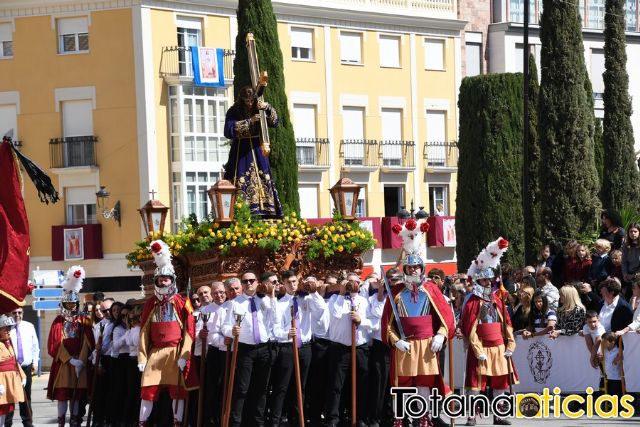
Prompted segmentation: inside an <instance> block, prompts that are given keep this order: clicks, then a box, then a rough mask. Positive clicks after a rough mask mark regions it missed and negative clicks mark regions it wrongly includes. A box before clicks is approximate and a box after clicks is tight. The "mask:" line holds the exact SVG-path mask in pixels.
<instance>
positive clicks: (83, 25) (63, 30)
mask: <svg viewBox="0 0 640 427" xmlns="http://www.w3.org/2000/svg"><path fill="white" fill-rule="evenodd" d="M88 32H89V25H88V23H87V17H86V16H83V17H79V18H61V19H58V35H59V36H62V35H65V34H82V33H88Z"/></svg>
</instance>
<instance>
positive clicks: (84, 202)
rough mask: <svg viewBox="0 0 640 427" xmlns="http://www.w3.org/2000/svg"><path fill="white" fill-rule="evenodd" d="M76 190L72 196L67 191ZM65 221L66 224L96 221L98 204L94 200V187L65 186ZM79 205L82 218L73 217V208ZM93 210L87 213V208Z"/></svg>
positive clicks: (95, 222)
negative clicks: (91, 212)
mask: <svg viewBox="0 0 640 427" xmlns="http://www.w3.org/2000/svg"><path fill="white" fill-rule="evenodd" d="M70 190H71V191H73V190H75V191H77V193H76V194H75V195H74V196H73V197H72V196H71V195H70V194H69V191H70ZM64 198H65V223H66V224H67V225H84V224H97V223H98V205H97V202H96V196H95V188H93V187H90V186H87V187H84V186H83V187H65V188H64ZM78 206H79V207H81V209H82V218H74V217H73V208H74V207H78ZM90 209H92V210H93V214H92V215H90V214H89V210H90Z"/></svg>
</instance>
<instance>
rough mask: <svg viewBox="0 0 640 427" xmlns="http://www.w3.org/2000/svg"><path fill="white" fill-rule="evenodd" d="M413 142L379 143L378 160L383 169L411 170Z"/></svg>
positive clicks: (412, 165) (412, 164)
mask: <svg viewBox="0 0 640 427" xmlns="http://www.w3.org/2000/svg"><path fill="white" fill-rule="evenodd" d="M414 149H415V143H414V142H413V141H380V159H382V164H381V165H380V166H381V167H383V168H389V169H411V168H413V167H414V166H415V164H414V162H413V151H414Z"/></svg>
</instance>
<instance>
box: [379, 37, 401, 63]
mask: <svg viewBox="0 0 640 427" xmlns="http://www.w3.org/2000/svg"><path fill="white" fill-rule="evenodd" d="M391 39H393V40H394V41H396V42H397V43H398V51H397V56H396V58H394V59H395V61H393V63H391V62H389V63H386V62H385V59H387V58H389V54H388V53H387V52H385V49H384V43H383V42H382V40H391ZM378 52H379V54H380V67H381V68H402V36H400V35H395V34H378Z"/></svg>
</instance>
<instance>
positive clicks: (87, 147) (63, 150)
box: [49, 135, 98, 168]
mask: <svg viewBox="0 0 640 427" xmlns="http://www.w3.org/2000/svg"><path fill="white" fill-rule="evenodd" d="M96 142H98V138H97V137H95V136H93V135H89V136H70V137H66V138H53V139H50V140H49V155H50V159H51V168H70V167H76V166H98V163H97V162H96Z"/></svg>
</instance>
